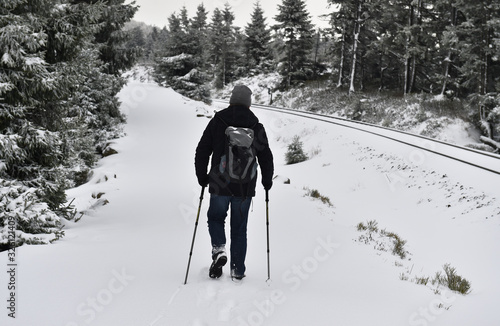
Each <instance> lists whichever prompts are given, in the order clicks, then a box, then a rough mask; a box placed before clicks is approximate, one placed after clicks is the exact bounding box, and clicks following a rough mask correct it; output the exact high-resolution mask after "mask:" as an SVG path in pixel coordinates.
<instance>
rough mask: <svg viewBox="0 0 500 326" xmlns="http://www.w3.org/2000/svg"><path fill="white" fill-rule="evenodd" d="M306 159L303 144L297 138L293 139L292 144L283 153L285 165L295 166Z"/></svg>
mask: <svg viewBox="0 0 500 326" xmlns="http://www.w3.org/2000/svg"><path fill="white" fill-rule="evenodd" d="M307 159H308V157H307V155H306V154H305V153H304V149H303V143H302V141H301V140H300V137H299V136H295V137H293V140H292V142H291V143H290V144H289V145H288V150H287V152H286V153H285V161H286V164H296V163H300V162H304V161H306V160H307Z"/></svg>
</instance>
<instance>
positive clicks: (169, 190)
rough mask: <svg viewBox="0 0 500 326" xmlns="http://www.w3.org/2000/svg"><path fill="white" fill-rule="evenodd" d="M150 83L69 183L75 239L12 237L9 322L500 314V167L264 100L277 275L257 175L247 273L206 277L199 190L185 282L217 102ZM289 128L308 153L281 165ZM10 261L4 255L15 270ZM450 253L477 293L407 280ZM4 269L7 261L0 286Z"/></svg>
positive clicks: (125, 96)
mask: <svg viewBox="0 0 500 326" xmlns="http://www.w3.org/2000/svg"><path fill="white" fill-rule="evenodd" d="M141 79H142V80H144V82H140V81H134V80H131V81H130V82H129V84H128V85H127V86H126V87H125V88H124V90H123V91H122V92H121V94H120V97H121V100H122V108H123V111H124V113H126V114H127V115H128V118H127V121H128V124H127V126H126V128H125V132H126V134H127V135H126V136H125V137H123V138H121V139H118V140H116V141H115V143H114V144H112V145H111V146H112V147H113V148H114V149H116V150H117V151H118V154H116V155H112V156H109V157H106V158H104V159H102V160H101V161H100V163H99V165H98V166H97V167H96V168H95V170H94V174H93V177H92V180H91V181H90V182H89V183H87V184H85V185H82V186H80V187H78V188H75V189H71V190H69V191H68V197H69V198H70V199H72V198H74V199H75V200H74V202H73V204H74V205H75V207H76V208H77V210H78V212H79V213H78V214H77V216H78V217H81V219H80V220H79V221H78V222H76V223H75V222H66V227H65V229H64V230H65V233H66V236H65V237H64V238H63V239H61V240H58V241H56V242H54V243H53V244H51V245H47V246H23V247H20V248H17V249H16V259H17V263H18V266H17V267H16V274H15V277H16V285H17V287H16V290H17V293H16V299H17V301H16V308H17V310H16V319H12V318H10V317H8V315H7V314H8V313H9V310H7V308H6V307H5V305H4V308H3V310H2V313H1V314H0V324H1V325H37V326H44V325H50V326H54V325H61V326H77V325H78V326H80V325H103V326H109V325H121V326H126V325H134V326H135V325H138V326H142V325H144V326H161V325H169V326H170V325H174V326H177V325H190V326H201V325H231V326H246V325H249V326H254V325H315V326H321V325H384V326H388V325H397V326H399V325H498V324H499V323H500V316H499V314H498V313H497V305H498V302H499V300H500V281H499V278H498V275H500V263H499V261H498V259H497V257H498V252H499V251H500V243H499V241H498V239H499V238H500V223H499V222H500V192H499V190H498V186H497V185H498V184H499V182H500V176H498V175H494V174H491V173H488V172H486V171H480V170H477V169H475V168H473V167H470V166H465V165H462V164H461V163H459V162H453V161H450V160H448V159H446V158H443V157H435V156H433V155H431V154H426V153H419V154H420V156H419V157H420V158H422V159H421V160H419V161H418V162H417V161H415V160H414V159H412V158H413V157H415V153H416V152H415V149H412V148H407V147H405V146H404V145H402V144H395V143H394V142H391V141H390V140H388V139H382V138H380V139H379V138H375V137H373V136H371V135H369V134H366V133H361V132H357V131H355V130H350V129H345V128H344V129H342V127H340V126H332V125H329V124H326V123H321V122H317V121H310V120H306V119H302V118H300V117H291V116H285V115H283V114H279V113H276V112H274V113H271V112H268V111H262V110H258V109H255V112H256V114H257V116H258V117H259V118H260V120H261V122H262V123H263V124H264V126H265V127H266V130H267V133H268V136H269V140H270V144H271V148H272V150H273V154H274V156H275V166H276V169H275V170H276V172H275V174H276V175H277V176H278V177H277V178H276V179H275V180H274V186H273V188H272V189H271V192H270V201H269V220H270V250H271V251H270V268H271V281H270V282H266V279H267V253H266V225H265V200H264V193H263V190H262V189H261V186H258V189H257V195H256V197H255V198H254V201H253V207H252V208H251V213H250V221H249V230H248V241H249V244H248V255H247V277H246V278H245V279H244V280H243V281H242V282H241V283H235V282H232V281H231V279H230V278H229V277H228V276H227V274H228V273H227V272H228V270H227V266H226V267H225V269H224V273H225V274H224V275H223V277H222V278H221V279H219V280H211V279H209V278H208V266H209V264H210V249H211V248H210V240H209V236H208V231H207V227H206V213H207V208H208V194H206V193H205V198H204V200H203V202H202V209H201V214H200V223H199V225H198V229H197V235H196V242H195V246H194V251H193V256H192V260H191V268H190V273H189V278H188V283H187V284H186V285H183V281H184V276H185V272H186V266H187V261H188V257H189V249H190V245H191V240H192V235H193V228H194V222H195V218H196V213H197V209H198V203H199V196H200V187H199V186H198V185H197V181H196V178H195V175H194V164H193V162H194V150H195V147H196V145H197V142H198V141H199V138H200V137H201V134H202V132H203V130H204V128H205V126H206V124H207V123H208V121H209V119H207V117H210V116H212V113H213V111H214V110H219V109H221V108H222V107H216V106H213V107H210V106H206V105H205V104H202V103H198V102H193V101H190V100H188V99H186V98H184V97H182V96H180V95H179V94H177V93H175V92H174V91H173V90H171V89H166V88H161V87H158V86H156V85H155V84H153V83H148V82H147V80H145V79H143V78H141ZM295 135H299V136H300V139H301V141H302V142H303V144H304V150H305V151H306V152H307V153H313V154H314V155H310V157H311V158H310V160H308V161H305V162H303V163H299V164H294V165H285V164H284V157H285V152H286V150H287V146H288V144H289V142H290V141H291V140H292V139H293V137H294V136H295ZM288 179H289V180H290V183H289V184H286V183H284V182H283V181H284V180H288ZM259 184H260V183H259ZM307 189H316V190H318V191H319V193H321V195H323V196H325V197H328V198H329V200H330V202H331V204H332V205H331V206H330V205H327V204H324V203H323V202H321V201H320V200H319V199H314V198H311V197H308V196H306V193H307V192H308V190H307ZM371 220H376V221H377V222H378V225H379V228H380V229H386V230H387V231H388V232H389V231H390V232H394V233H396V234H398V235H399V236H400V237H401V238H402V239H403V240H405V241H407V243H406V245H405V249H406V250H407V251H408V252H409V255H408V257H407V258H406V259H401V258H399V257H397V256H394V255H392V254H391V253H390V252H386V251H380V250H375V249H374V248H373V247H372V246H370V245H366V244H364V243H363V242H361V241H359V237H360V236H361V235H362V233H361V232H359V231H358V230H357V225H358V223H360V222H363V223H366V222H367V221H371ZM377 240H380V239H377ZM7 257H8V256H7V252H2V253H0V261H2V263H3V264H4V266H5V268H7ZM447 263H449V264H450V265H451V266H453V267H456V269H457V273H458V274H459V275H461V276H463V277H465V278H466V279H467V280H469V281H470V282H471V285H472V291H471V293H470V294H468V295H461V294H459V293H456V292H453V291H451V290H447V289H445V288H442V287H441V288H436V287H435V286H431V285H427V286H424V285H418V284H416V283H415V282H412V281H411V280H412V279H414V278H415V277H421V276H430V277H433V276H434V274H435V273H436V272H438V271H442V267H443V265H444V264H447ZM402 275H403V276H406V277H407V278H408V280H407V281H403V280H401V276H402ZM9 277H10V274H8V273H5V272H4V273H0V288H1V289H2V290H1V291H2V293H3V295H4V298H5V297H7V296H8V293H7V287H8V283H9V279H8V278H9ZM4 303H5V301H4Z"/></svg>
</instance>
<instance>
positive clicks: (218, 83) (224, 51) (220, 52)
mask: <svg viewBox="0 0 500 326" xmlns="http://www.w3.org/2000/svg"><path fill="white" fill-rule="evenodd" d="M233 22H234V13H233V12H232V9H231V6H229V4H227V3H226V5H225V6H224V10H223V11H220V9H218V8H216V9H215V10H214V14H213V16H212V24H211V26H210V39H211V43H212V47H211V56H212V60H213V61H212V62H213V68H214V73H213V74H214V77H215V87H216V88H222V87H223V86H225V85H227V84H228V83H230V82H231V81H232V80H233V79H234V78H235V63H236V61H237V60H238V55H237V53H238V49H237V44H236V33H237V31H236V29H235V28H234V26H233Z"/></svg>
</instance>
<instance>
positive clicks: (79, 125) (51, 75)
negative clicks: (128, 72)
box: [0, 0, 136, 245]
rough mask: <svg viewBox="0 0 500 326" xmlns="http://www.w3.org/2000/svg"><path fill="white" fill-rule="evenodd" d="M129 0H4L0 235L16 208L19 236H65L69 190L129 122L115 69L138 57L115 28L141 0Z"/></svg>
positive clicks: (0, 9) (25, 239)
mask: <svg viewBox="0 0 500 326" xmlns="http://www.w3.org/2000/svg"><path fill="white" fill-rule="evenodd" d="M122 3H123V1H109V2H95V1H59V2H57V3H56V2H54V1H50V0H36V1H24V0H6V1H2V3H1V4H0V44H2V48H0V58H1V59H0V205H1V211H2V217H1V219H0V227H2V230H1V232H0V233H1V234H2V235H1V237H0V244H5V243H6V241H7V240H6V237H5V231H6V227H7V224H6V221H7V220H8V219H9V217H10V218H11V219H12V218H14V219H15V220H16V223H17V224H16V225H17V227H18V228H17V231H16V234H17V233H19V234H18V243H17V245H20V244H22V243H47V242H48V241H51V240H55V239H57V238H59V237H60V236H61V235H62V233H61V231H60V229H61V223H60V220H59V218H60V217H65V218H71V216H70V212H69V210H68V209H66V208H64V203H65V202H66V196H65V192H64V190H65V189H67V188H68V187H71V186H74V185H77V184H79V183H82V182H85V181H86V178H85V175H86V172H85V171H88V170H89V169H90V168H91V167H92V165H93V164H94V162H95V161H96V159H97V155H96V148H97V147H98V146H99V144H100V143H103V142H105V141H107V139H109V138H110V137H113V135H114V134H116V128H117V126H118V125H119V124H120V123H122V122H123V121H124V118H123V116H122V115H121V114H120V112H119V103H118V100H117V98H116V94H117V93H118V91H119V90H120V88H121V86H122V85H123V83H124V81H123V80H122V78H121V77H118V76H119V75H120V74H121V72H122V71H123V69H125V68H127V67H129V66H131V64H133V59H134V57H133V56H131V55H130V52H128V51H124V52H125V53H123V52H121V50H120V49H121V47H122V44H123V42H124V39H123V38H121V37H118V36H117V35H116V33H114V32H118V34H120V35H122V36H123V34H121V33H122V32H119V30H120V29H121V26H122V24H123V23H124V22H125V21H127V20H129V19H130V18H131V14H133V12H135V10H136V8H135V7H133V6H132V5H122ZM111 13H113V15H111ZM104 22H105V24H104ZM98 35H100V36H101V39H100V40H101V42H99V41H97V36H98ZM103 44H106V45H105V46H104V45H103ZM109 49H116V53H114V54H113V55H111V57H106V56H104V55H103V54H104V53H108V54H110V53H111V52H112V51H110V50H109ZM122 54H124V55H125V57H122ZM103 60H107V61H103ZM43 234H46V235H43ZM47 234H52V235H47Z"/></svg>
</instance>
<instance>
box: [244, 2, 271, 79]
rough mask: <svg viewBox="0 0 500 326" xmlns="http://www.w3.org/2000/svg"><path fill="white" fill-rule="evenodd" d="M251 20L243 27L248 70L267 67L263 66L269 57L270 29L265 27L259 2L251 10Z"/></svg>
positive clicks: (264, 19)
mask: <svg viewBox="0 0 500 326" xmlns="http://www.w3.org/2000/svg"><path fill="white" fill-rule="evenodd" d="M251 19H252V20H251V22H250V23H249V24H248V25H247V27H246V28H245V34H246V38H245V48H246V61H247V62H246V65H247V68H248V69H249V70H252V69H255V68H260V69H259V70H260V71H262V69H266V68H268V67H265V66H263V63H265V62H267V61H268V60H270V58H271V51H270V48H269V46H270V45H269V44H270V41H271V31H270V30H269V29H268V28H267V24H266V18H265V17H264V11H263V10H262V8H261V6H260V3H259V2H256V3H255V5H254V11H253V12H252V17H251Z"/></svg>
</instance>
